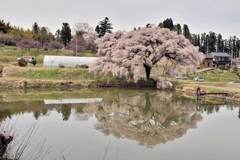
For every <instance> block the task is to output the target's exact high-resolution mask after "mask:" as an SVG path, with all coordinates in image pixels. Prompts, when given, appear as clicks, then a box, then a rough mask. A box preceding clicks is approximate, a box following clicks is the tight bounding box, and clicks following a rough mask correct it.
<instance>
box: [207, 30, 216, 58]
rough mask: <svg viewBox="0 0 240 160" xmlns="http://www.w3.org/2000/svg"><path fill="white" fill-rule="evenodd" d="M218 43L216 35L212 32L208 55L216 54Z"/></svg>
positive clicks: (210, 33)
mask: <svg viewBox="0 0 240 160" xmlns="http://www.w3.org/2000/svg"><path fill="white" fill-rule="evenodd" d="M216 42H217V38H216V34H215V33H214V32H211V31H210V32H209V39H208V53H211V52H216V47H215V45H216Z"/></svg>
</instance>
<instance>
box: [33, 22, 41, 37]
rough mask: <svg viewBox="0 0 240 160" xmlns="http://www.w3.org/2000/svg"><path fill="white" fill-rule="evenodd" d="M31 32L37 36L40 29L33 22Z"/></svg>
mask: <svg viewBox="0 0 240 160" xmlns="http://www.w3.org/2000/svg"><path fill="white" fill-rule="evenodd" d="M32 31H33V33H34V34H39V32H40V27H39V26H38V24H37V22H34V24H33V25H32Z"/></svg>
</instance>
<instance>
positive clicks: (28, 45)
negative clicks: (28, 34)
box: [16, 39, 32, 50]
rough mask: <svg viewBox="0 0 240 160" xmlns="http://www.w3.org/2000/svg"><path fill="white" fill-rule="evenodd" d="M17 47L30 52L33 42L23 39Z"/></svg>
mask: <svg viewBox="0 0 240 160" xmlns="http://www.w3.org/2000/svg"><path fill="white" fill-rule="evenodd" d="M16 45H17V47H20V48H22V49H28V50H30V49H31V47H32V44H31V40H30V39H21V40H20V41H18V42H17V44H16Z"/></svg>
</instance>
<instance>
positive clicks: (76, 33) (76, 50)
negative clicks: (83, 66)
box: [76, 32, 77, 56]
mask: <svg viewBox="0 0 240 160" xmlns="http://www.w3.org/2000/svg"><path fill="white" fill-rule="evenodd" d="M76 56H77V32H76Z"/></svg>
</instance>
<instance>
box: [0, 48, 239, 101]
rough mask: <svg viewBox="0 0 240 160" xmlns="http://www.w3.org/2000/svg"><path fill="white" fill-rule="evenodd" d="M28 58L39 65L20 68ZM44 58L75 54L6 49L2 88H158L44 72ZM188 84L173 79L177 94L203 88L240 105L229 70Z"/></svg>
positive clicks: (0, 58) (1, 59) (71, 71)
mask: <svg viewBox="0 0 240 160" xmlns="http://www.w3.org/2000/svg"><path fill="white" fill-rule="evenodd" d="M24 55H28V56H34V57H35V58H36V59H37V65H36V66H35V67H34V66H33V65H32V64H29V65H28V66H26V67H19V66H18V65H17V58H18V57H21V56H24ZM44 55H65V56H73V55H74V53H73V52H72V51H68V50H60V51H45V50H36V49H31V50H22V49H19V48H16V47H8V46H7V47H6V50H4V51H0V70H1V69H2V74H1V77H0V87H1V88H23V87H24V85H25V84H27V85H26V86H25V87H28V88H49V87H51V88H53V87H55V88H56V87H66V86H67V87H69V86H74V87H99V86H100V87H155V86H156V82H155V81H151V80H149V81H147V82H145V81H140V82H139V83H138V84H135V83H133V82H130V83H127V81H126V80H125V79H118V78H115V77H112V76H110V75H108V76H101V75H93V74H92V73H89V72H88V69H83V68H57V69H53V68H44V67H43V66H42V64H43V57H44ZM78 55H79V56H96V55H95V54H93V53H91V52H86V53H79V54H78ZM196 76H202V77H204V79H205V80H204V82H196V81H193V78H194V77H196ZM187 77H188V80H177V79H172V81H173V83H174V87H175V89H176V90H177V91H181V92H185V93H193V94H194V93H195V91H196V88H197V87H200V88H201V90H202V91H204V92H207V93H209V92H214V93H216V92H228V93H229V97H232V98H233V99H237V100H239V101H240V99H239V97H240V85H237V84H229V83H228V82H230V81H237V82H239V78H238V76H237V75H236V73H233V72H230V71H229V70H220V69H215V70H211V71H207V72H201V73H198V75H189V76H187Z"/></svg>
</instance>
